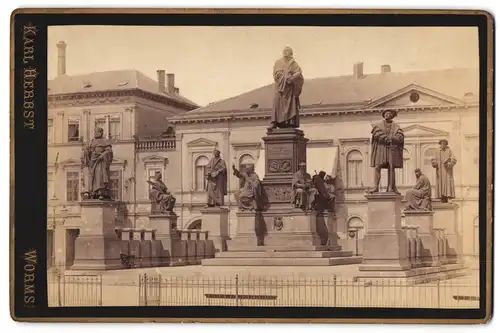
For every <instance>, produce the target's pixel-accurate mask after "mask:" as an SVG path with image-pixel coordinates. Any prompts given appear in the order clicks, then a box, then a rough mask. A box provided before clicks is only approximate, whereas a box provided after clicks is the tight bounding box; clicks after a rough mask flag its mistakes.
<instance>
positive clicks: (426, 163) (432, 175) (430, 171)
mask: <svg viewBox="0 0 500 333" xmlns="http://www.w3.org/2000/svg"><path fill="white" fill-rule="evenodd" d="M437 151H438V149H437V148H428V149H426V150H425V151H424V154H423V156H424V159H423V166H422V168H421V169H422V173H423V174H424V175H426V176H427V178H429V181H430V182H431V184H436V169H434V168H433V167H432V164H431V160H432V159H433V158H434V157H435V156H436V154H437Z"/></svg>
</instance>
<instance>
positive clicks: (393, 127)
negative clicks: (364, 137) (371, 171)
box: [371, 120, 404, 169]
mask: <svg viewBox="0 0 500 333" xmlns="http://www.w3.org/2000/svg"><path fill="white" fill-rule="evenodd" d="M388 137H390V138H392V144H391V145H389V144H388V143H386V138H388ZM403 147H404V134H403V130H401V127H399V125H398V124H396V123H395V122H387V121H385V120H382V121H381V122H379V123H377V124H375V126H373V129H372V154H371V167H372V168H374V167H376V166H380V167H381V168H382V169H387V168H389V162H390V157H392V166H393V167H394V168H396V169H401V168H403ZM390 155H391V156H390Z"/></svg>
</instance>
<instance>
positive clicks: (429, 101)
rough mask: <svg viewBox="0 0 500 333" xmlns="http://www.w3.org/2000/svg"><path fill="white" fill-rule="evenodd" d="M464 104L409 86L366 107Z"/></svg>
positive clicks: (434, 92) (449, 97)
mask: <svg viewBox="0 0 500 333" xmlns="http://www.w3.org/2000/svg"><path fill="white" fill-rule="evenodd" d="M463 104H464V102H463V101H461V100H459V99H456V98H454V97H451V96H447V95H444V94H441V93H439V92H437V91H434V90H431V89H427V88H425V87H422V86H419V85H417V84H410V85H408V86H406V87H404V88H402V89H400V90H397V91H395V92H393V93H391V94H389V95H386V96H384V97H381V98H379V99H377V100H375V101H372V102H370V103H369V104H368V105H367V106H366V107H367V108H370V109H374V108H390V107H405V106H412V107H418V106H435V105H449V106H457V105H463Z"/></svg>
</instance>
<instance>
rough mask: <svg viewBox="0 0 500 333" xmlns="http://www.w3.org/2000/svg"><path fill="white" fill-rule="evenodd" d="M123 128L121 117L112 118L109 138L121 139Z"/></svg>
mask: <svg viewBox="0 0 500 333" xmlns="http://www.w3.org/2000/svg"><path fill="white" fill-rule="evenodd" d="M120 134H121V128H120V118H119V117H117V118H110V120H109V138H110V139H114V140H118V139H120Z"/></svg>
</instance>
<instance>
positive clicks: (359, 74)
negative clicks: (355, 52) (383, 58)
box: [352, 62, 363, 79]
mask: <svg viewBox="0 0 500 333" xmlns="http://www.w3.org/2000/svg"><path fill="white" fill-rule="evenodd" d="M352 75H353V76H354V78H355V79H362V78H363V63H362V62H357V63H355V64H354V66H352Z"/></svg>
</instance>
